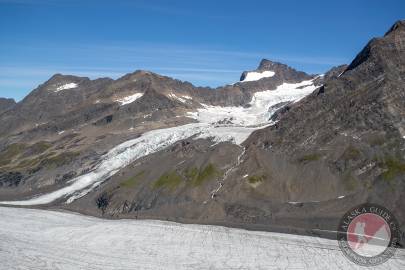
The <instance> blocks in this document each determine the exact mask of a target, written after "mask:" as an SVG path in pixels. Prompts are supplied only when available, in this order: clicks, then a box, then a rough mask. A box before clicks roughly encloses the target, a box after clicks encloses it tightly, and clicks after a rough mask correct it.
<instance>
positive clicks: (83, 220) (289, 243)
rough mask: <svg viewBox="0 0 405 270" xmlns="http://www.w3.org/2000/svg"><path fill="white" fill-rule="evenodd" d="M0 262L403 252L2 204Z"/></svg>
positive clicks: (174, 265)
mask: <svg viewBox="0 0 405 270" xmlns="http://www.w3.org/2000/svg"><path fill="white" fill-rule="evenodd" d="M0 217H1V218H0V269H1V270H12V269H30V270H36V269H38V270H47V269H49V270H58V269H71V270H80V269H103V270H109V269H114V270H119V269H131V270H134V269H154V270H155V269H176V270H178V269H266V270H268V269H323V270H327V269H405V253H404V251H403V250H398V252H397V253H396V255H395V257H394V258H392V259H390V260H389V261H388V262H386V263H385V264H383V265H380V266H379V267H376V268H364V267H360V266H357V265H355V264H353V263H351V262H350V261H349V260H347V259H346V258H345V257H344V256H343V255H342V253H341V251H340V250H339V248H338V246H337V242H336V241H333V240H327V239H320V238H315V237H307V236H295V235H288V234H279V233H269V232H253V231H245V230H240V229H230V228H225V227H218V226H206V225H184V224H177V223H172V222H162V221H152V220H103V219H98V218H93V217H86V216H82V215H77V214H70V213H62V212H53V211H44V210H33V209H22V208H21V209H19V208H7V207H0Z"/></svg>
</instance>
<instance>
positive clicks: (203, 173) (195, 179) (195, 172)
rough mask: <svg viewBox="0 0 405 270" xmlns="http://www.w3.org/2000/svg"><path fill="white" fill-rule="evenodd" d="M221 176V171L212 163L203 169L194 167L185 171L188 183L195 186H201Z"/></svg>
mask: <svg viewBox="0 0 405 270" xmlns="http://www.w3.org/2000/svg"><path fill="white" fill-rule="evenodd" d="M219 175H221V173H220V171H219V170H218V169H217V168H216V167H215V166H214V165H213V164H211V163H209V164H208V165H207V166H205V167H204V168H202V169H201V168H200V169H197V168H196V167H193V168H189V169H187V170H186V171H185V176H186V178H187V180H188V182H189V183H191V184H192V185H193V186H200V185H202V184H203V183H204V182H205V181H207V180H211V179H213V178H215V177H217V176H219Z"/></svg>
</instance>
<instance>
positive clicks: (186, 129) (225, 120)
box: [0, 81, 316, 205]
mask: <svg viewBox="0 0 405 270" xmlns="http://www.w3.org/2000/svg"><path fill="white" fill-rule="evenodd" d="M315 88H316V87H315V86H314V85H313V82H312V81H303V82H301V83H297V84H287V83H284V84H282V85H280V86H279V87H277V89H276V90H269V91H263V92H257V93H255V94H254V95H253V98H252V100H251V102H250V104H249V105H250V106H249V107H247V108H243V107H220V106H207V105H205V106H204V108H201V109H198V110H197V111H196V112H191V113H189V114H188V116H189V117H191V118H194V119H196V120H198V123H191V124H187V125H182V126H177V127H171V128H165V129H157V130H152V131H149V132H146V133H144V134H143V135H142V136H140V137H138V138H136V139H133V140H129V141H127V142H124V143H122V144H120V145H118V146H116V147H114V148H113V149H111V150H110V151H109V152H108V153H107V154H106V155H104V156H103V157H102V158H101V161H100V163H99V164H98V166H97V167H96V168H95V169H94V170H93V171H91V172H89V173H87V174H84V175H81V176H78V177H76V178H74V179H72V180H71V181H70V182H69V183H70V185H68V186H66V187H64V188H61V189H59V190H56V191H53V192H50V193H47V194H43V195H40V196H37V197H34V198H30V199H27V200H22V201H3V202H0V204H9V205H40V204H47V203H51V202H53V201H55V200H57V199H61V198H66V200H67V203H70V202H72V201H74V200H75V199H77V198H80V197H82V196H84V195H85V194H87V193H88V192H90V191H91V190H92V189H93V188H94V187H96V186H97V185H99V184H100V183H102V182H103V181H105V180H106V179H108V178H109V177H110V176H112V175H114V174H115V173H117V172H118V171H119V170H120V169H122V168H124V167H126V166H127V165H129V164H130V163H132V162H134V161H135V160H136V159H139V158H141V157H144V156H146V155H149V154H152V153H155V152H157V151H160V150H163V149H165V148H166V147H168V146H170V145H172V144H174V143H175V142H177V141H180V140H184V139H187V138H190V137H194V138H195V139H197V138H204V139H211V140H212V141H214V142H215V143H219V142H225V141H229V142H232V143H235V144H241V143H242V142H243V141H245V140H246V139H247V138H248V137H249V135H250V134H251V133H252V132H253V131H255V130H257V129H260V128H263V127H265V126H268V125H271V124H272V122H271V121H269V118H270V117H271V115H272V114H274V112H275V111H276V110H277V108H274V109H273V108H272V106H274V105H277V104H279V103H281V102H288V101H291V102H294V101H298V100H300V99H301V98H303V97H305V96H306V95H308V94H310V93H311V92H313V90H315ZM137 95H140V94H137ZM138 98H139V97H138ZM131 100H132V99H131ZM129 101H130V100H129V99H128V100H127V101H126V102H129Z"/></svg>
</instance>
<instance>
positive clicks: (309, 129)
mask: <svg viewBox="0 0 405 270" xmlns="http://www.w3.org/2000/svg"><path fill="white" fill-rule="evenodd" d="M403 25H404V22H398V23H396V24H395V25H394V26H393V27H392V28H391V30H390V31H389V32H388V33H387V34H386V35H385V36H384V37H383V38H376V39H373V40H371V41H370V42H369V43H368V44H367V45H366V47H365V48H364V49H363V50H362V51H361V52H360V53H359V54H358V55H357V57H356V58H355V59H354V60H353V62H352V63H351V64H350V65H349V66H348V67H347V68H346V69H345V71H344V73H343V74H341V76H339V77H336V76H331V77H330V78H329V79H328V80H325V82H324V85H323V87H321V88H320V89H319V90H318V91H317V92H315V93H313V94H312V95H310V96H308V97H307V98H305V99H304V100H302V101H301V102H299V103H297V104H294V105H292V106H290V109H289V110H288V111H287V112H284V113H283V114H282V116H281V117H279V122H278V123H277V124H276V125H275V126H272V127H269V128H266V129H264V130H259V131H257V132H255V133H254V134H252V136H251V137H250V138H249V140H248V141H247V142H246V146H247V148H248V149H249V150H247V152H248V155H249V158H248V159H247V160H246V162H247V164H250V163H249V162H252V161H253V160H254V159H257V152H258V151H259V152H260V153H261V155H264V156H267V157H269V158H270V157H273V156H282V157H284V158H285V160H286V161H285V164H284V165H283V166H284V167H285V168H287V169H286V171H285V172H284V175H281V176H279V178H278V179H277V182H279V183H283V182H289V184H290V185H291V186H292V188H291V189H290V190H289V196H290V198H291V199H292V200H297V201H300V200H301V201H302V200H314V201H322V200H325V199H333V198H337V197H338V196H340V195H346V196H348V195H349V194H350V196H356V197H357V198H362V199H361V201H372V202H376V203H381V204H383V205H385V206H386V207H388V208H390V209H391V210H392V211H394V213H395V215H396V216H397V218H398V219H400V220H401V224H402V226H404V225H405V215H404V212H403V209H404V207H405V204H404V202H403V200H401V196H403V194H404V193H403V192H404V191H405V182H404V179H405V152H404V149H405V140H404V139H403V138H404V135H405V122H404V120H403V119H404V118H403V116H404V115H405V98H404V97H405V81H404V78H405V47H404V44H405V29H404V27H403ZM342 69H344V68H343V67H342ZM333 73H335V74H336V72H333ZM247 164H246V166H247ZM250 166H252V165H250ZM255 166H256V169H257V170H260V169H262V170H265V171H266V172H267V173H268V174H271V173H272V174H273V175H274V172H269V171H268V169H266V168H263V167H262V165H260V164H256V165H255ZM270 167H272V166H270ZM293 168H296V169H298V172H299V173H297V174H296V175H291V173H289V172H291V171H293V170H294V169H293ZM308 170H313V172H316V173H313V174H308V175H306V173H305V172H308ZM320 174H324V178H323V179H322V178H320V179H319V180H317V181H315V182H313V180H314V179H316V177H317V176H318V175H320ZM318 181H319V182H318ZM302 183H307V184H309V183H311V185H313V186H311V187H304V186H302ZM275 185H276V184H275V183H273V186H272V187H273V188H275ZM319 187H322V188H321V189H319ZM311 189H312V191H313V192H311V191H310V190H311ZM390 190H391V192H390ZM308 192H309V193H308ZM304 193H307V195H306V196H301V195H300V194H304ZM339 194H340V195H339ZM401 194H402V195H401ZM334 209H335V211H336V213H339V212H340V210H339V209H340V208H339V207H337V206H336V207H335V208H334Z"/></svg>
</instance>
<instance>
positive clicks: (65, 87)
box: [55, 83, 78, 92]
mask: <svg viewBox="0 0 405 270" xmlns="http://www.w3.org/2000/svg"><path fill="white" fill-rule="evenodd" d="M77 86H78V84H77V83H67V84H64V85H61V86H59V87H57V88H56V90H55V92H59V91H62V90H67V89H73V88H77Z"/></svg>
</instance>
